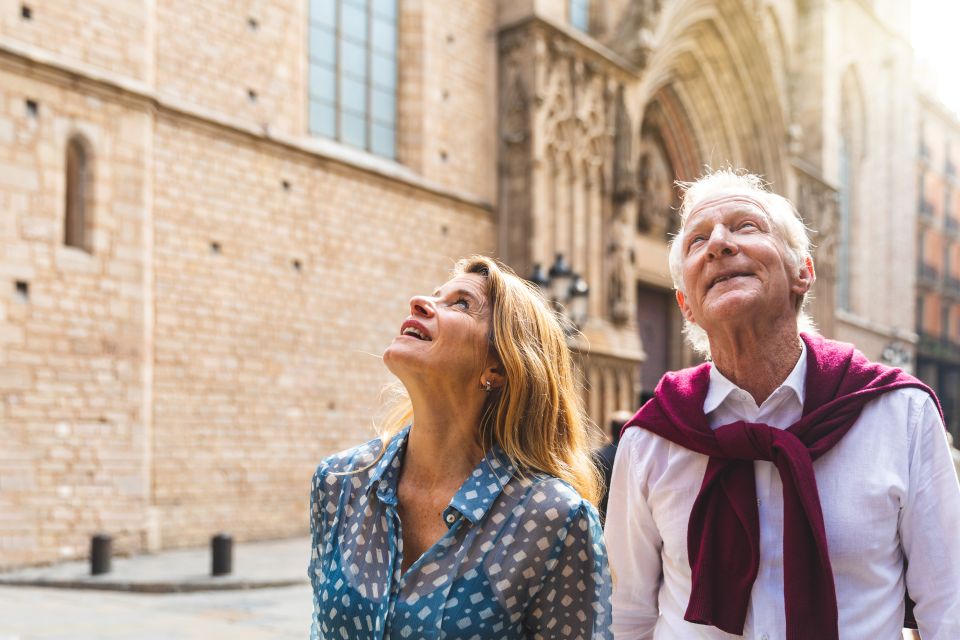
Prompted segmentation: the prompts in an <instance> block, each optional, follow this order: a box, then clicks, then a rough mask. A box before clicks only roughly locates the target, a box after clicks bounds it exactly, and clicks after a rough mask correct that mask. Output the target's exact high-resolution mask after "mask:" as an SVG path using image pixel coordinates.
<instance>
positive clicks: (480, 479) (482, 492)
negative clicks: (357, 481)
mask: <svg viewBox="0 0 960 640" xmlns="http://www.w3.org/2000/svg"><path fill="white" fill-rule="evenodd" d="M409 435H410V427H409V426H407V427H404V428H403V430H401V431H399V432H398V433H397V435H395V436H394V437H393V438H392V439H391V440H390V443H389V444H387V446H386V449H385V450H384V452H383V455H382V456H380V460H378V461H377V463H376V464H375V465H374V466H373V468H372V469H371V472H370V480H369V481H368V482H367V492H368V493H369V492H370V491H371V490H374V489H375V490H376V492H377V498H378V499H379V500H380V501H382V502H384V503H387V504H390V505H394V506H396V504H397V483H398V481H399V479H400V463H401V462H402V460H403V453H404V451H406V448H407V439H408V437H409ZM515 472H516V467H515V466H514V465H513V463H512V462H510V459H509V457H507V455H506V454H505V453H504V452H503V451H502V450H501V449H500V447H498V446H496V445H494V446H493V448H492V449H491V450H490V451H488V452H487V454H486V455H485V456H484V457H483V459H482V460H481V461H480V463H479V464H477V466H476V467H475V468H474V469H473V471H472V472H471V473H470V475H469V476H467V479H466V480H465V481H464V482H463V485H461V487H460V489H459V490H458V491H457V493H456V494H455V495H454V496H453V498H452V499H451V500H450V504H449V506H448V507H447V508H446V509H445V510H444V512H443V517H444V522H446V523H447V525H448V526H449V525H450V524H451V522H450V521H449V519H448V518H447V514H449V513H450V512H451V510H453V509H455V510H456V511H458V512H460V513H461V514H463V516H464V517H465V518H466V519H468V520H469V521H470V522H472V523H473V524H476V523H477V522H479V521H480V520H481V519H482V518H483V516H484V515H486V513H487V511H489V510H490V507H491V506H493V503H494V502H495V501H496V499H497V497H499V495H500V493H501V492H502V491H503V488H504V487H506V486H507V483H508V482H510V479H511V478H513V476H514V475H515Z"/></svg>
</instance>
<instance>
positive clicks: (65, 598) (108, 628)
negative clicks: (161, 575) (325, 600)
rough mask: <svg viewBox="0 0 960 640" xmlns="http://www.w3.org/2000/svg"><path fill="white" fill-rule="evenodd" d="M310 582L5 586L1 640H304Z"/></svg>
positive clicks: (0, 589)
mask: <svg viewBox="0 0 960 640" xmlns="http://www.w3.org/2000/svg"><path fill="white" fill-rule="evenodd" d="M310 606H311V605H310V586H309V585H308V584H303V585H298V586H292V587H278V588H272V589H253V590H247V591H219V592H196V593H174V594H150V593H117V592H111V591H91V590H79V589H52V588H40V587H0V640H61V639H62V640H119V639H121V638H122V639H124V640H128V639H129V640H218V639H221V638H222V639H224V640H226V639H228V638H229V639H230V640H267V639H271V640H288V639H289V640H294V639H296V640H303V639H305V638H307V637H308V629H309V620H310Z"/></svg>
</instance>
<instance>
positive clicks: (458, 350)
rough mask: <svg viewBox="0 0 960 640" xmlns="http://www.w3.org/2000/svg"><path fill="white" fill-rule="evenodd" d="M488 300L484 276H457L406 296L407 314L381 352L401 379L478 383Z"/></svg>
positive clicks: (484, 357) (486, 355)
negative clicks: (425, 293) (424, 292)
mask: <svg viewBox="0 0 960 640" xmlns="http://www.w3.org/2000/svg"><path fill="white" fill-rule="evenodd" d="M489 334H490V304H489V302H488V300H487V293H486V280H485V279H484V278H483V277H482V276H480V275H477V274H474V273H468V274H464V275H461V276H457V277H455V278H453V279H452V280H450V281H448V282H447V283H446V284H444V285H443V286H442V287H440V288H439V289H437V290H436V291H434V292H433V295H429V296H414V297H413V298H411V299H410V315H409V316H407V318H406V320H404V322H403V323H402V324H401V325H400V326H399V327H398V330H397V336H396V337H395V338H394V339H393V342H392V343H391V344H390V346H389V347H387V350H386V351H385V352H384V354H383V361H384V363H386V365H387V367H388V368H389V369H390V371H392V372H393V374H394V375H396V376H397V377H398V378H400V380H401V381H403V382H404V384H408V383H409V382H412V381H413V379H422V380H426V381H428V382H431V383H439V384H450V383H453V384H463V385H469V387H468V388H477V389H479V388H480V385H481V384H482V383H481V377H482V372H483V371H484V369H485V368H486V366H488V359H490V348H489V341H488V336H489Z"/></svg>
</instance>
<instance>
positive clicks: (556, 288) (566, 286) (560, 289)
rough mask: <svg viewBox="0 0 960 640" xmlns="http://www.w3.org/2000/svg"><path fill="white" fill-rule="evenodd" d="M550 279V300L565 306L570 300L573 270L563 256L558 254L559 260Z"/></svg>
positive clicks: (551, 270) (556, 261)
mask: <svg viewBox="0 0 960 640" xmlns="http://www.w3.org/2000/svg"><path fill="white" fill-rule="evenodd" d="M548 275H549V277H550V281H549V282H550V298H551V299H552V300H553V301H554V302H556V303H559V304H561V305H565V304H566V303H567V300H568V299H569V298H570V284H571V283H572V282H573V269H571V268H570V265H569V264H567V261H566V260H564V259H563V254H562V253H558V254H557V259H556V260H554V262H553V265H552V266H551V267H550V271H549V274H548Z"/></svg>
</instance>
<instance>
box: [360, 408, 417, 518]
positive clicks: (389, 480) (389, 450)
mask: <svg viewBox="0 0 960 640" xmlns="http://www.w3.org/2000/svg"><path fill="white" fill-rule="evenodd" d="M409 435H410V427H409V425H408V426H406V427H404V428H403V429H401V430H400V431H399V432H397V434H396V435H395V436H393V438H391V439H390V442H389V443H387V445H386V448H385V449H384V451H383V455H381V456H380V459H379V460H378V461H377V463H376V464H375V465H374V466H373V468H372V469H371V471H370V480H368V481H367V493H369V492H370V491H371V490H372V489H374V488H375V489H376V491H377V498H379V499H380V500H381V501H382V502H385V503H387V504H391V505H396V504H397V482H398V480H399V478H400V462H401V461H402V460H403V452H404V451H406V449H407V437H408V436H409Z"/></svg>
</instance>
